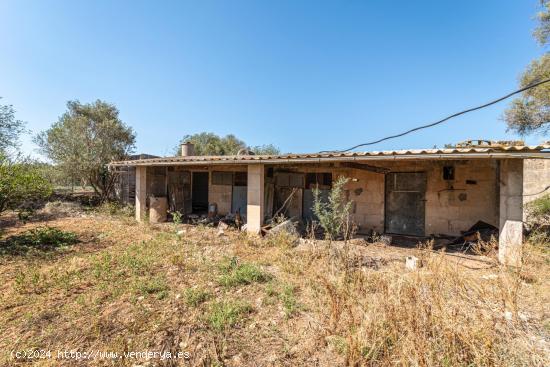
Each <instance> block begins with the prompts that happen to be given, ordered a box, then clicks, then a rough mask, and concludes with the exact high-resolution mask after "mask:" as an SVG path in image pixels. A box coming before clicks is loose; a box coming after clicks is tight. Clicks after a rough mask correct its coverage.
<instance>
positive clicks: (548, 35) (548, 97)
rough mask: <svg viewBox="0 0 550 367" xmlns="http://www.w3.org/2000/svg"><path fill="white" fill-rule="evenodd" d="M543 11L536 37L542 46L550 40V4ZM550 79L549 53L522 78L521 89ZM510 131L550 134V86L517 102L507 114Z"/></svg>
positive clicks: (536, 62)
mask: <svg viewBox="0 0 550 367" xmlns="http://www.w3.org/2000/svg"><path fill="white" fill-rule="evenodd" d="M542 6H543V10H542V11H541V12H539V13H538V15H537V18H538V20H539V26H538V27H537V28H536V29H535V32H534V36H535V38H536V39H537V40H538V41H539V43H540V44H541V45H542V46H547V45H548V42H549V39H550V1H548V0H544V1H542ZM546 78H550V55H549V54H548V53H545V54H544V55H543V56H542V57H541V58H540V59H538V60H534V61H533V62H532V63H531V64H530V65H529V66H528V67H527V70H525V72H524V73H523V74H522V75H521V78H520V86H521V87H525V86H527V85H529V84H532V83H534V82H536V81H540V80H542V79H546ZM504 120H505V121H506V123H507V124H508V128H509V129H510V130H512V131H516V132H518V133H519V134H522V135H525V134H530V133H542V134H547V133H548V132H549V131H550V124H549V123H550V85H549V84H543V85H541V86H538V87H536V88H532V89H529V90H527V91H525V92H523V93H522V95H521V96H520V97H518V98H515V99H514V100H513V101H512V102H511V103H510V106H509V107H508V109H507V110H506V111H505V113H504Z"/></svg>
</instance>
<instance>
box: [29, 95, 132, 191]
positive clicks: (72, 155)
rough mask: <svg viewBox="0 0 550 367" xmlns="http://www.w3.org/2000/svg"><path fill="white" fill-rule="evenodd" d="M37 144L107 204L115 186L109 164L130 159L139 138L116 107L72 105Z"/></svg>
mask: <svg viewBox="0 0 550 367" xmlns="http://www.w3.org/2000/svg"><path fill="white" fill-rule="evenodd" d="M35 142H36V143H37V144H38V146H39V147H40V148H41V150H42V152H43V153H44V154H45V155H46V156H47V157H48V158H50V159H51V160H52V161H53V162H54V163H55V164H56V165H57V166H58V167H59V169H60V170H61V171H62V172H64V173H65V174H66V175H68V176H69V177H71V178H76V179H81V180H83V181H85V182H86V183H88V184H89V185H91V186H92V187H93V189H94V191H95V192H96V193H97V194H98V195H99V196H100V199H102V200H105V199H107V198H109V196H110V194H111V193H112V189H113V185H114V177H113V175H112V174H110V173H109V171H108V169H107V164H108V163H109V162H111V161H114V160H122V159H125V158H127V156H128V155H129V154H130V153H131V152H132V151H133V149H134V144H135V134H134V131H133V130H132V128H130V127H129V126H127V125H126V124H124V123H123V122H122V121H121V120H120V118H119V111H118V109H117V108H116V107H115V106H114V105H113V104H110V103H107V102H104V101H101V100H97V101H95V102H93V103H87V104H82V103H80V102H79V101H69V102H67V111H66V112H65V113H64V114H63V115H62V116H61V117H60V118H59V120H58V121H57V122H55V123H54V124H53V125H52V126H51V127H50V128H49V129H48V130H46V131H43V132H42V133H40V134H39V135H38V136H37V137H36V139H35Z"/></svg>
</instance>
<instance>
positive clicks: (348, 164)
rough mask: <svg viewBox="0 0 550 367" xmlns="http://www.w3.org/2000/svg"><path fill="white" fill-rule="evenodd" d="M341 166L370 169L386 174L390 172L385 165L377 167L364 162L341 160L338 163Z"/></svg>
mask: <svg viewBox="0 0 550 367" xmlns="http://www.w3.org/2000/svg"><path fill="white" fill-rule="evenodd" d="M340 166H341V167H347V168H353V169H360V170H363V171H370V172H375V173H380V174H386V173H388V172H390V169H389V168H385V167H377V166H371V165H370V164H365V163H357V162H342V163H340Z"/></svg>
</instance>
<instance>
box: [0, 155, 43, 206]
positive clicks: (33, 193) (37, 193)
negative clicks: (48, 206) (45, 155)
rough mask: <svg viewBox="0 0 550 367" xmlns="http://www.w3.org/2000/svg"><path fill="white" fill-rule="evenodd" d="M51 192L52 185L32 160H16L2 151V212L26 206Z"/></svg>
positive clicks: (0, 175) (0, 203)
mask: <svg viewBox="0 0 550 367" xmlns="http://www.w3.org/2000/svg"><path fill="white" fill-rule="evenodd" d="M51 193H52V185H51V184H50V183H49V182H48V181H47V180H46V179H45V178H44V177H42V175H41V174H40V171H39V170H37V169H36V166H35V165H34V164H32V162H29V161H21V160H16V161H14V160H12V159H9V158H8V157H6V156H5V155H4V154H2V153H1V152H0V213H2V212H3V211H4V210H7V209H12V210H16V209H21V208H24V207H26V206H29V205H31V204H32V202H34V201H39V200H43V199H45V198H47V197H48V196H50V195H51Z"/></svg>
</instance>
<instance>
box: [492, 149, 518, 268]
mask: <svg viewBox="0 0 550 367" xmlns="http://www.w3.org/2000/svg"><path fill="white" fill-rule="evenodd" d="M522 246H523V160H522V159H505V160H502V161H501V163H500V234H499V240H498V260H499V261H500V263H502V264H505V265H509V266H521V256H522Z"/></svg>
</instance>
